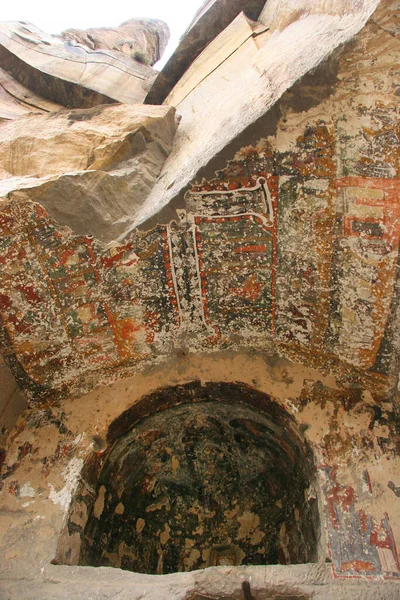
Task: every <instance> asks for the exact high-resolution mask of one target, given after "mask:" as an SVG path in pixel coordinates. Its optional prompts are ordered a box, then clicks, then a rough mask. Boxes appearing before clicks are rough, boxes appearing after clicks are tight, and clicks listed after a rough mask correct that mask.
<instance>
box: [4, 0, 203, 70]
mask: <svg viewBox="0 0 400 600" xmlns="http://www.w3.org/2000/svg"><path fill="white" fill-rule="evenodd" d="M1 4H2V6H1V9H0V20H1V21H30V22H31V23H33V24H34V25H36V26H37V27H39V28H40V29H42V30H43V31H45V32H46V33H61V31H63V30H64V29H69V28H70V27H75V28H77V29H88V28H89V27H117V26H118V25H120V24H121V23H123V21H127V20H128V19H132V17H149V18H152V19H162V20H163V21H165V22H166V23H168V26H169V28H170V31H171V38H170V42H169V44H168V48H167V50H166V52H165V55H164V59H163V61H162V62H165V60H166V56H167V55H170V54H171V53H172V51H173V49H174V48H175V47H176V46H177V44H178V41H179V38H180V37H181V35H182V34H183V33H184V31H185V29H186V28H187V27H188V25H189V24H190V22H191V20H192V18H193V16H194V15H195V13H196V11H197V9H198V8H199V7H200V6H201V5H202V4H203V0H140V1H139V0H107V2H104V1H103V0H97V1H96V2H91V1H90V0H89V1H88V0H58V2H57V1H55V0H1ZM159 65H160V63H159ZM159 65H157V66H158V68H160V66H159Z"/></svg>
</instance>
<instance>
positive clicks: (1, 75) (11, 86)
mask: <svg viewBox="0 0 400 600" xmlns="http://www.w3.org/2000/svg"><path fill="white" fill-rule="evenodd" d="M60 108H62V106H61V105H60V104H56V103H55V102H51V101H49V100H46V99H45V98H43V97H41V96H38V95H37V94H35V93H34V92H32V91H31V90H29V89H28V88H27V87H25V86H24V85H22V84H21V83H19V82H18V81H16V80H15V79H14V78H13V77H11V75H10V74H9V73H7V71H5V70H4V69H2V68H0V121H8V120H10V119H17V118H18V117H21V116H22V115H26V114H29V113H34V114H44V113H48V112H52V111H55V110H59V109H60Z"/></svg>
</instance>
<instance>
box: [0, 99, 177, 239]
mask: <svg viewBox="0 0 400 600" xmlns="http://www.w3.org/2000/svg"><path fill="white" fill-rule="evenodd" d="M176 126H177V121H176V118H175V109H174V108H172V107H171V108H170V107H166V106H143V105H134V106H129V105H126V104H113V105H102V106H97V107H94V108H91V109H86V110H84V109H75V110H69V111H67V110H64V111H58V112H55V113H54V112H53V113H50V114H45V115H25V116H24V117H22V118H20V119H13V120H10V121H9V122H7V123H4V124H3V126H2V127H0V165H1V166H0V175H1V177H2V181H1V183H0V199H2V200H3V202H4V201H5V200H6V199H8V200H11V199H13V198H15V197H16V196H19V197H20V198H24V199H25V201H28V202H29V201H31V202H32V201H33V202H38V203H40V204H41V205H42V206H43V207H45V208H46V209H47V211H48V212H49V214H50V216H51V217H53V218H54V219H56V221H57V222H58V223H60V224H61V225H66V226H68V227H69V228H70V229H71V230H72V231H73V232H74V233H75V234H80V235H85V234H86V235H88V234H89V235H93V236H95V238H96V239H98V240H101V241H103V242H110V241H112V240H114V239H116V238H117V237H118V236H119V235H120V234H121V233H122V232H123V231H124V229H125V228H126V222H127V221H130V220H131V218H132V215H134V214H135V213H136V212H138V210H139V209H140V207H141V205H142V204H143V202H144V200H145V198H146V197H147V195H148V193H149V191H150V190H151V188H152V186H153V185H154V182H155V181H156V179H157V177H158V175H159V173H160V171H161V168H162V166H163V164H164V162H165V159H166V157H167V156H168V154H169V152H170V150H171V147H172V140H173V138H174V134H175V130H176Z"/></svg>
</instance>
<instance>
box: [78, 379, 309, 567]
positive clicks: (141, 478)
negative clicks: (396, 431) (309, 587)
mask: <svg viewBox="0 0 400 600" xmlns="http://www.w3.org/2000/svg"><path fill="white" fill-rule="evenodd" d="M221 386H222V387H221V391H222V392H223V393H222V394H221V396H222V398H221V397H218V389H219V388H218V386H217V385H216V384H211V388H210V390H209V392H208V393H207V394H204V393H203V394H202V396H203V397H200V398H199V399H196V398H194V397H193V394H192V393H190V391H194V390H189V389H187V392H188V397H187V400H186V403H183V404H179V405H177V406H172V407H170V408H166V409H164V410H161V411H159V412H156V413H153V414H151V415H149V416H146V417H144V418H142V419H140V420H139V421H137V422H136V423H134V424H133V426H131V428H130V429H129V430H128V431H127V432H125V433H124V435H123V436H122V437H119V438H118V439H117V440H116V441H115V442H114V444H113V445H112V447H111V450H110V451H109V454H108V456H107V458H106V460H105V461H104V464H103V467H102V469H101V472H100V476H99V480H98V483H97V487H96V496H95V499H94V502H93V504H92V506H91V508H90V511H89V517H88V521H87V524H86V527H85V530H84V534H83V539H82V547H81V553H80V564H81V565H92V566H113V567H120V568H123V569H127V570H131V571H136V572H140V573H151V574H156V573H158V574H165V573H172V572H175V571H191V570H194V569H200V568H205V567H208V566H216V565H241V564H245V565H259V564H296V563H305V562H314V561H315V560H316V559H317V540H318V531H319V521H318V516H317V515H318V512H317V502H316V498H315V493H314V491H313V489H314V487H313V465H312V460H311V455H310V452H309V450H308V447H307V445H306V443H305V442H304V441H303V440H302V438H301V436H300V434H299V433H298V432H297V431H296V427H295V424H294V423H293V420H292V419H291V418H290V417H289V415H288V414H287V413H286V411H284V410H283V409H282V408H281V407H279V406H278V405H276V404H275V403H273V402H271V401H270V400H269V398H268V397H266V398H267V400H268V401H267V402H266V407H268V405H270V406H271V408H272V407H273V410H271V411H270V412H268V411H266V410H258V409H257V408H256V407H254V406H253V407H252V406H249V405H248V404H244V403H243V404H241V403H239V402H238V397H239V398H240V394H238V391H239V392H240V389H239V390H237V389H235V388H236V387H237V386H234V385H231V386H229V385H227V384H221ZM230 388H231V390H232V394H231V398H229V389H230ZM183 390H184V388H180V390H179V391H180V395H182V391H183ZM242 391H244V392H245V390H242ZM166 392H167V390H166ZM254 392H255V395H257V396H261V395H262V394H260V393H259V392H256V391H255V390H254ZM250 393H251V392H250V388H249V389H248V390H247V394H250ZM158 396H162V392H158ZM204 396H206V397H207V399H205V398H204ZM165 400H166V401H168V392H167V395H166V398H165ZM181 400H182V399H181ZM253 400H254V399H253ZM242 401H243V402H245V401H246V398H245V397H243V398H242Z"/></svg>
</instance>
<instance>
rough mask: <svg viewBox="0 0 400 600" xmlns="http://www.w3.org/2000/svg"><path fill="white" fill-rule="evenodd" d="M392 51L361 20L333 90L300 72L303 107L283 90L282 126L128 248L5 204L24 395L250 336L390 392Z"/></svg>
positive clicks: (14, 359)
mask: <svg viewBox="0 0 400 600" xmlns="http://www.w3.org/2000/svg"><path fill="white" fill-rule="evenodd" d="M379 18H382V15H381V16H380V15H379V14H378V13H377V15H376V19H379ZM387 27H389V29H390V22H389V25H387ZM398 61H399V48H398V42H397V40H396V39H395V38H394V37H393V36H392V35H391V33H390V31H389V32H386V31H384V30H382V29H381V28H380V26H378V25H376V24H375V23H373V22H371V23H370V24H369V25H367V27H365V28H364V30H363V32H362V33H360V34H359V36H358V37H357V38H356V40H355V42H354V43H352V45H351V46H349V47H348V48H347V49H346V50H345V51H344V52H343V54H342V56H341V57H340V60H339V63H338V68H337V73H336V75H335V77H336V83H335V88H334V89H333V88H332V90H331V92H330V94H331V96H330V97H328V98H327V99H325V100H323V101H320V102H319V103H316V102H315V100H313V101H310V97H313V93H314V91H315V90H317V91H318V89H319V88H318V84H315V86H316V87H315V90H314V91H313V89H311V91H310V87H309V86H308V87H307V86H306V85H305V84H304V85H303V87H302V84H299V89H298V90H297V91H296V94H295V96H296V97H300V98H301V99H302V102H303V104H305V105H307V103H308V105H309V106H310V108H309V109H308V110H304V106H303V111H302V112H299V111H298V109H296V108H295V104H293V102H294V101H293V98H292V97H291V93H290V92H289V93H288V94H286V95H285V96H284V97H283V98H282V100H281V102H280V111H281V117H280V121H279V123H278V127H277V133H276V135H274V136H269V137H267V139H265V140H261V141H257V140H259V139H260V137H262V131H260V132H259V133H258V135H257V137H256V138H254V136H253V138H252V139H249V145H248V146H245V147H243V148H242V150H240V151H239V152H237V154H236V155H235V156H234V158H233V159H232V160H231V161H230V162H229V163H228V164H227V166H226V167H225V168H224V169H222V170H221V171H218V172H217V173H216V175H215V176H214V177H213V176H212V177H210V178H209V179H208V180H203V181H199V182H194V183H193V185H192V188H191V189H190V190H189V192H188V193H187V194H186V199H185V208H184V209H179V210H178V217H177V219H176V220H175V221H172V222H171V223H169V224H160V225H158V226H156V227H155V228H154V229H152V230H150V231H147V232H144V233H143V232H136V233H135V234H134V235H133V236H132V237H131V239H130V240H127V243H125V244H124V245H117V244H112V245H110V246H108V247H106V246H103V245H101V244H100V243H98V242H97V241H96V240H94V239H91V238H89V237H84V236H83V237H74V236H72V235H71V234H70V233H69V232H68V231H67V230H66V229H63V228H60V227H59V226H58V225H57V224H56V223H55V222H54V221H52V220H51V219H49V217H48V216H47V214H46V213H45V211H44V210H43V209H42V208H41V207H40V206H38V205H34V204H33V203H29V202H24V200H23V199H22V198H21V199H20V200H15V201H13V202H11V203H9V204H4V205H3V207H2V212H1V228H2V229H1V233H2V236H1V258H0V261H1V279H0V286H1V296H0V313H1V317H2V320H3V324H4V326H3V330H2V351H3V353H4V355H5V356H6V358H7V360H8V361H9V363H10V365H11V366H12V368H13V369H14V373H15V374H16V376H17V377H18V381H19V383H20V385H21V386H22V387H23V388H24V389H25V391H26V392H27V394H28V396H29V397H30V398H31V399H37V400H39V399H44V398H46V397H48V396H52V395H54V394H55V393H56V394H57V395H60V394H61V395H67V394H71V393H73V394H79V393H80V392H81V391H82V390H88V389H90V388H91V387H93V386H94V385H97V384H99V383H105V382H107V381H112V380H114V379H115V378H118V377H119V376H121V375H127V374H129V373H132V372H133V371H135V370H137V369H142V368H144V367H145V366H146V365H148V364H150V363H154V362H157V361H160V360H165V359H166V358H167V357H169V356H170V355H171V352H172V353H173V352H175V350H174V349H176V348H178V349H179V348H182V349H183V351H185V352H186V351H189V352H198V351H210V350H219V349H226V348H233V349H238V348H242V347H245V346H249V347H252V348H258V349H260V350H266V351H268V350H269V349H271V348H276V349H278V351H279V353H280V354H281V355H282V356H287V357H289V358H293V359H295V360H298V361H300V362H303V363H309V362H311V363H312V364H314V365H315V366H317V367H318V368H320V369H323V370H325V371H327V372H335V373H336V374H338V375H339V376H341V377H342V379H343V380H347V381H348V382H351V381H352V382H353V383H356V384H357V385H358V382H360V381H364V382H366V381H369V385H371V386H377V387H380V388H382V389H383V390H385V389H386V390H389V389H393V387H394V383H395V379H397V374H398V337H399V331H398V329H399V326H398V318H397V312H398V303H399V300H398V294H399V291H398V288H399V284H398V282H397V281H396V279H397V278H398V266H397V264H398V257H399V234H400V224H399V223H400V214H399V191H400V182H399V172H398V169H399V164H400V142H399V115H398V96H396V89H398V88H396V87H395V86H396V83H395V82H396V81H397V79H398V72H397V71H398V68H397V64H398ZM396 78H397V79H396ZM399 85H400V80H399ZM317 97H318V94H317Z"/></svg>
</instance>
